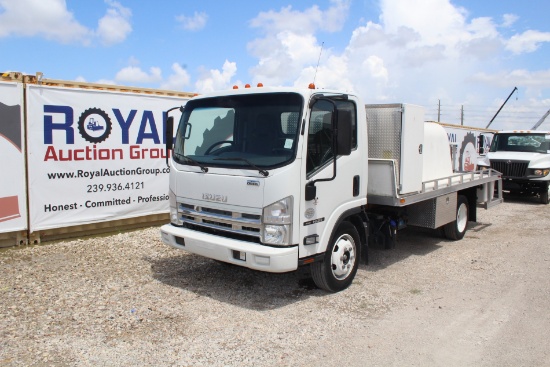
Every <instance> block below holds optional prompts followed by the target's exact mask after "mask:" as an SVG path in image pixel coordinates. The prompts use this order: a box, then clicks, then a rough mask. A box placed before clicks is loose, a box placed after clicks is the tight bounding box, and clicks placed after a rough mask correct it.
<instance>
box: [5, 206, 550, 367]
mask: <svg viewBox="0 0 550 367" xmlns="http://www.w3.org/2000/svg"><path fill="white" fill-rule="evenodd" d="M478 217H479V218H478V219H479V222H478V223H476V224H475V225H472V226H471V228H470V231H469V232H468V233H467V234H466V237H465V238H464V239H463V240H462V241H460V242H450V241H447V240H445V239H443V238H442V237H441V236H440V235H439V234H438V233H436V232H435V231H413V230H409V229H406V230H404V231H402V232H400V233H399V236H400V237H399V240H398V246H397V248H396V249H394V250H389V251H386V250H380V249H371V250H370V253H369V254H370V264H369V265H361V266H360V269H359V271H358V273H357V276H356V278H355V280H354V282H353V284H352V286H351V287H350V288H349V289H347V290H345V291H343V292H340V293H337V294H328V293H326V292H323V291H321V290H319V289H316V288H315V287H314V286H313V284H312V282H311V281H310V280H308V277H307V274H303V273H289V274H266V273H259V272H254V271H251V270H248V269H243V268H239V267H235V266H230V265H225V264H221V263H218V262H215V261H211V260H209V259H205V258H201V257H198V256H195V255H191V254H187V253H185V252H182V251H179V250H175V249H172V248H169V247H168V246H166V245H164V244H162V243H161V241H160V234H159V229H158V228H156V227H155V228H147V229H143V230H138V231H133V232H126V233H119V234H114V235H110V236H103V237H95V238H86V239H78V240H73V241H63V242H56V243H46V244H42V245H39V246H29V247H18V248H12V249H7V250H2V251H0V269H1V277H0V365H1V366H318V365H320V364H321V363H322V364H329V365H335V364H338V365H345V366H366V365H369V366H514V367H515V366H550V347H549V345H550V316H549V312H548V306H549V305H550V288H549V285H550V281H549V275H550V248H549V246H550V245H549V242H550V241H549V238H548V233H549V232H548V228H549V225H550V207H549V206H544V205H540V204H538V203H537V202H536V200H535V199H533V200H530V199H529V198H510V197H506V203H504V204H502V205H499V206H497V207H495V208H493V209H490V210H489V211H484V210H480V211H479V215H478Z"/></svg>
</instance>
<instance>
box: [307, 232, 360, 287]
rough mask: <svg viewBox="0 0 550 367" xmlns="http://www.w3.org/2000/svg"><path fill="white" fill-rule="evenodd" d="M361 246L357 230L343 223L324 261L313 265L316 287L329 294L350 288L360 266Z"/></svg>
mask: <svg viewBox="0 0 550 367" xmlns="http://www.w3.org/2000/svg"><path fill="white" fill-rule="evenodd" d="M359 246H360V239H359V234H358V233H357V229H356V228H355V227H354V226H353V225H352V224H351V223H349V222H342V223H341V224H340V225H339V226H338V229H337V230H336V232H335V233H334V235H333V237H332V238H331V240H330V243H329V245H328V248H327V251H326V252H325V257H324V259H323V261H321V262H315V263H313V264H311V276H312V278H313V281H314V282H315V285H316V286H317V287H319V288H321V289H324V290H326V291H328V292H339V291H341V290H344V289H346V288H347V287H349V285H350V284H351V282H352V281H353V278H354V277H355V273H357V268H358V266H359V257H358V255H359V252H358V251H359Z"/></svg>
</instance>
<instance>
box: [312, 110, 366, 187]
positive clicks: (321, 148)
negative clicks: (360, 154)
mask: <svg viewBox="0 0 550 367" xmlns="http://www.w3.org/2000/svg"><path fill="white" fill-rule="evenodd" d="M335 103H336V106H337V109H338V111H346V112H347V113H349V115H350V117H351V119H352V130H353V135H352V147H353V148H356V147H357V119H356V113H355V111H356V109H355V104H354V103H353V102H351V101H335ZM333 109H334V107H333V104H332V103H330V102H328V101H318V102H317V103H315V105H314V106H313V108H312V110H311V116H310V119H309V129H308V139H307V160H306V175H307V176H308V177H310V176H311V175H313V173H314V172H316V171H318V170H319V169H321V168H322V167H324V166H326V165H327V164H329V163H330V162H332V160H333V157H334V153H333V146H332V144H333V128H332V118H333Z"/></svg>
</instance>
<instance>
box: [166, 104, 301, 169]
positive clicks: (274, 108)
mask: <svg viewBox="0 0 550 367" xmlns="http://www.w3.org/2000/svg"><path fill="white" fill-rule="evenodd" d="M302 105H303V99H302V97H301V96H300V95H299V94H295V93H269V94H267V93H266V94H247V95H237V96H223V97H216V98H204V99H197V100H192V101H189V102H187V104H186V105H185V109H184V111H183V114H182V117H181V120H180V124H179V126H178V130H177V133H176V139H175V142H174V150H173V153H174V154H173V157H174V160H175V161H177V162H178V163H181V164H190V165H197V164H199V165H203V166H207V167H235V168H243V167H244V168H249V169H257V168H263V169H269V168H276V167H280V166H283V165H285V164H288V163H289V162H291V161H292V160H293V159H294V157H295V153H296V144H297V140H298V130H299V120H300V114H301V109H302Z"/></svg>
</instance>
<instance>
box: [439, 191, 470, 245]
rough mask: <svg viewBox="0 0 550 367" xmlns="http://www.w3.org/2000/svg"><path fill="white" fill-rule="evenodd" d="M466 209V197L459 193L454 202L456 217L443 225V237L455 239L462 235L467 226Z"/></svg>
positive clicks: (459, 238)
mask: <svg viewBox="0 0 550 367" xmlns="http://www.w3.org/2000/svg"><path fill="white" fill-rule="evenodd" d="M468 210H469V208H468V199H466V197H465V196H463V195H459V196H458V198H457V203H456V219H455V220H454V221H452V222H451V223H447V224H446V225H445V226H444V227H443V230H444V231H445V237H447V238H448V239H450V240H455V241H456V240H461V239H462V238H463V237H464V234H465V233H466V227H467V226H468Z"/></svg>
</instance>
